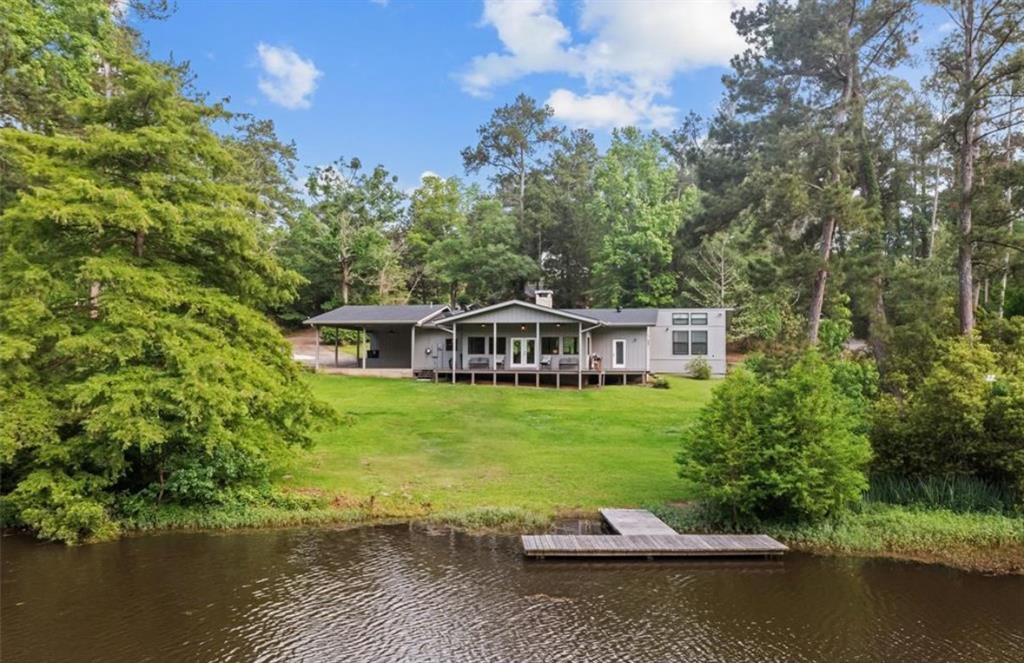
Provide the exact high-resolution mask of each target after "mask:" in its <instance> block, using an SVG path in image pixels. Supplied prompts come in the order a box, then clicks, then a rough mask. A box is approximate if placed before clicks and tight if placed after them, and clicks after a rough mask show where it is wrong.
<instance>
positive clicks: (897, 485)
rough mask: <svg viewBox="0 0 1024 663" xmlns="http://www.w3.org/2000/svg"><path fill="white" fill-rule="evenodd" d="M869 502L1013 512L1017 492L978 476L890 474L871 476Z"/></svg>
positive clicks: (952, 509) (865, 496)
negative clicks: (907, 475)
mask: <svg viewBox="0 0 1024 663" xmlns="http://www.w3.org/2000/svg"><path fill="white" fill-rule="evenodd" d="M864 500H865V501H866V502H883V503H886V504H900V505H903V506H913V507H921V508H926V509H949V510H950V511H955V512H957V513H967V512H971V511H979V512H984V511H992V512H1004V511H1005V512H1009V511H1011V510H1012V507H1013V504H1014V502H1015V495H1014V493H1013V491H1012V490H1010V489H1009V488H1008V487H1007V486H1006V485H1004V484H996V483H992V482H990V481H984V480H982V479H978V478H977V477H967V476H945V477H926V476H921V477H901V476H893V475H890V474H882V475H877V474H876V475H874V476H872V477H871V487H870V488H869V489H868V492H867V493H865V495H864Z"/></svg>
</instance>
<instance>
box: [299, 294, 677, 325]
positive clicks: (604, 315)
mask: <svg viewBox="0 0 1024 663" xmlns="http://www.w3.org/2000/svg"><path fill="white" fill-rule="evenodd" d="M516 304H519V305H522V306H525V307H526V308H531V309H534V310H541V311H550V312H552V313H554V314H555V315H558V314H561V315H564V316H566V317H570V318H573V319H577V320H583V321H584V322H586V321H592V322H600V323H603V324H605V325H613V326H615V325H618V326H639V327H649V326H653V325H655V324H657V321H658V309H656V308H624V309H622V310H619V309H614V308H547V307H545V306H538V305H537V304H534V303H532V302H522V301H518V300H511V301H506V302H501V303H499V304H493V305H491V306H484V307H481V308H476V309H470V310H468V311H451V310H450V309H449V308H448V307H447V306H445V305H443V304H384V305H377V306H364V305H355V304H354V305H349V306H342V307H340V308H336V309H334V310H333V311H327V312H326V313H321V314H320V315H317V316H314V317H312V318H309V319H308V320H306V324H310V325H372V324H391V323H407V324H415V323H418V322H424V321H426V319H430V322H431V324H433V323H435V322H441V321H446V320H448V319H450V318H455V319H460V318H463V317H472V316H473V315H475V314H478V313H481V312H485V311H491V310H495V309H498V308H504V307H506V306H512V305H516Z"/></svg>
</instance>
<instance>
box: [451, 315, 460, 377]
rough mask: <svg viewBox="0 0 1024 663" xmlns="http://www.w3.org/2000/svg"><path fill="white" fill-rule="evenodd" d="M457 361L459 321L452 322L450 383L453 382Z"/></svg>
mask: <svg viewBox="0 0 1024 663" xmlns="http://www.w3.org/2000/svg"><path fill="white" fill-rule="evenodd" d="M458 363H459V323H457V322H453V323H452V384H455V368H456V367H457V366H458Z"/></svg>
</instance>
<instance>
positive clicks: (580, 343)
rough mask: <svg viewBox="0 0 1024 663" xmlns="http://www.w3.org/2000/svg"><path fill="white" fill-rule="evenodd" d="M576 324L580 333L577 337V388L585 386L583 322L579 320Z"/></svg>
mask: <svg viewBox="0 0 1024 663" xmlns="http://www.w3.org/2000/svg"><path fill="white" fill-rule="evenodd" d="M576 326H577V327H578V329H579V333H578V335H577V337H576V388H577V389H582V388H583V323H582V322H578V323H576Z"/></svg>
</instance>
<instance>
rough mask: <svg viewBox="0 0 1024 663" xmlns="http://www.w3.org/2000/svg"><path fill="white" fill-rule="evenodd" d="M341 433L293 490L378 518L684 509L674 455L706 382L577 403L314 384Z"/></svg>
mask: <svg viewBox="0 0 1024 663" xmlns="http://www.w3.org/2000/svg"><path fill="white" fill-rule="evenodd" d="M308 379H309V381H310V385H311V386H312V389H313V392H314V393H315V394H316V396H318V397H319V398H321V399H322V400H324V401H326V402H327V403H329V404H330V405H331V406H333V407H334V408H335V409H336V410H337V412H338V414H339V416H340V417H341V423H340V424H338V425H335V426H332V427H331V428H330V429H329V430H325V431H323V432H321V433H319V434H318V435H317V438H316V445H315V447H314V448H313V449H312V450H310V451H308V452H304V453H302V454H301V455H300V456H299V457H298V458H297V459H296V460H295V461H294V462H292V463H291V464H290V465H289V467H288V468H287V469H286V474H285V475H284V476H283V477H282V483H283V485H285V486H286V487H288V488H289V489H293V490H297V491H300V492H304V493H312V494H317V495H322V496H325V497H327V498H329V499H332V500H333V501H334V503H335V504H337V505H339V506H357V505H358V506H359V507H360V508H366V507H367V505H368V504H369V505H371V507H370V508H371V509H372V511H373V513H374V514H375V515H378V516H381V517H387V516H394V517H407V516H412V515H418V516H425V515H426V516H439V517H441V518H444V517H445V515H446V514H447V515H451V514H460V513H462V514H466V513H469V514H472V513H477V514H479V513H481V512H487V511H488V510H491V511H496V512H498V513H501V512H503V511H509V512H513V513H521V514H522V513H525V514H528V515H529V516H530V517H534V516H536V517H542V518H543V517H551V516H553V515H557V514H558V513H566V512H579V511H583V512H593V511H594V510H596V509H597V508H599V507H602V506H620V507H627V506H640V505H644V504H651V503H663V502H669V501H673V500H679V499H685V498H686V496H687V495H686V490H685V486H684V485H683V483H682V481H680V480H679V479H678V478H677V477H676V465H675V462H674V456H675V453H676V451H677V450H678V448H679V444H680V433H681V431H682V430H683V428H684V427H685V426H687V425H688V424H689V423H690V422H691V421H692V420H693V418H694V417H695V415H696V413H697V411H698V410H699V409H700V407H701V406H702V405H703V404H704V403H705V402H706V401H707V400H708V398H709V397H710V393H711V389H712V388H713V386H714V384H715V382H714V381H698V380H690V379H683V378H675V379H671V380H670V382H671V388H670V389H651V388H645V387H640V386H625V387H623V386H614V387H605V388H603V389H600V390H598V389H589V390H584V391H582V392H581V391H576V390H569V389H563V390H560V391H557V390H555V389H551V388H542V389H536V388H531V387H519V388H516V387H511V386H499V387H493V386H490V385H487V386H483V385H477V386H471V385H450V384H433V383H428V382H415V381H411V380H391V379H380V378H361V377H345V376H329V375H315V376H310V377H309V378H308Z"/></svg>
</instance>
